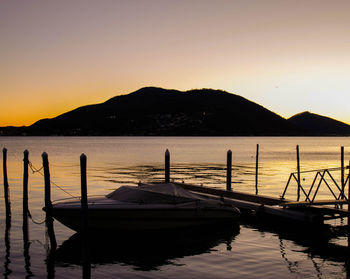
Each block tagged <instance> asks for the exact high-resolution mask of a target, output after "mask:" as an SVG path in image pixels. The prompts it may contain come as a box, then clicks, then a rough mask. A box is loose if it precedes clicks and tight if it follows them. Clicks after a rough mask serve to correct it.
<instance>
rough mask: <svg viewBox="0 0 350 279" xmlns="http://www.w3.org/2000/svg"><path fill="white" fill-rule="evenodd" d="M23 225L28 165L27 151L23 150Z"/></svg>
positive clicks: (26, 209) (25, 210) (25, 213)
mask: <svg viewBox="0 0 350 279" xmlns="http://www.w3.org/2000/svg"><path fill="white" fill-rule="evenodd" d="M23 155H24V158H23V227H24V226H25V225H26V224H25V222H27V217H28V166H29V151H28V150H24V152H23Z"/></svg>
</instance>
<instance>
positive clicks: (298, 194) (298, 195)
mask: <svg viewBox="0 0 350 279" xmlns="http://www.w3.org/2000/svg"><path fill="white" fill-rule="evenodd" d="M297 175H298V177H297V178H298V190H297V201H299V200H300V157H299V145H297Z"/></svg>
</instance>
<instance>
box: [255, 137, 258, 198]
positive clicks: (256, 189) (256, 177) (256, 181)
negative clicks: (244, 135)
mask: <svg viewBox="0 0 350 279" xmlns="http://www.w3.org/2000/svg"><path fill="white" fill-rule="evenodd" d="M255 161H256V164H255V194H256V195H257V194H258V173H259V172H258V171H259V144H257V145H256V160H255Z"/></svg>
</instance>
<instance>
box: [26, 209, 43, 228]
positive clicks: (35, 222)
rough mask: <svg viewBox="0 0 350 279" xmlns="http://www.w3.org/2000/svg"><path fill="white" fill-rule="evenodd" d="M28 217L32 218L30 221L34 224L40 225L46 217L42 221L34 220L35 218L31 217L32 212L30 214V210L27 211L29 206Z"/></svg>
mask: <svg viewBox="0 0 350 279" xmlns="http://www.w3.org/2000/svg"><path fill="white" fill-rule="evenodd" d="M28 217H29V218H30V219H31V220H32V222H33V223H34V224H36V225H42V224H44V223H45V221H46V219H44V221H41V222H38V221H35V220H34V219H33V216H32V214H31V213H30V211H29V208H28Z"/></svg>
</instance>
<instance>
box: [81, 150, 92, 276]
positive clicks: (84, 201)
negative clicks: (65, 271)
mask: <svg viewBox="0 0 350 279" xmlns="http://www.w3.org/2000/svg"><path fill="white" fill-rule="evenodd" d="M86 162H87V157H86V155H85V154H84V153H83V154H81V156H80V175H81V199H80V201H81V222H82V223H81V233H82V259H83V278H90V277H91V264H90V255H89V240H88V237H89V231H88V226H89V223H88V197H87V175H86V165H87V163H86Z"/></svg>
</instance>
